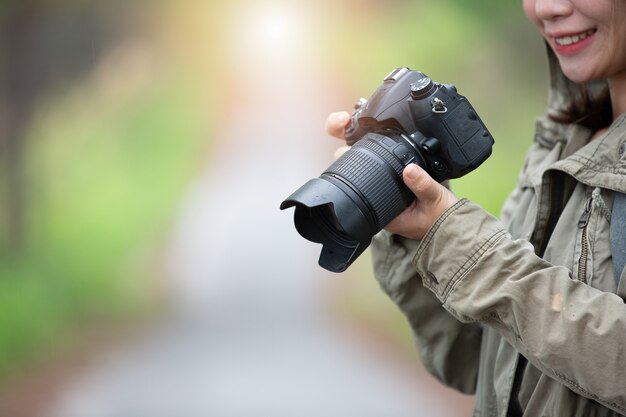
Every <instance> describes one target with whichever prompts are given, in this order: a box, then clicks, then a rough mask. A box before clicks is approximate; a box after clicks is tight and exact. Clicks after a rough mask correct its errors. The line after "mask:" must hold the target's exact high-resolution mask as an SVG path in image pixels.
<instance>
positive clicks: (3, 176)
mask: <svg viewBox="0 0 626 417" xmlns="http://www.w3.org/2000/svg"><path fill="white" fill-rule="evenodd" d="M518 3H519V2H496V1H471V2H470V1H467V0H449V1H437V2H434V1H420V0H413V1H404V0H393V1H376V0H343V1H342V0H339V1H329V0H320V1H317V2H312V1H311V2H308V3H307V2H306V1H304V0H301V1H295V2H286V1H285V2H280V1H269V0H268V1H257V2H253V1H249V2H246V1H242V0H239V1H232V2H212V1H195V0H183V1H176V2H173V1H171V2H168V1H165V0H160V1H151V2H148V1H130V2H128V1H119V0H114V1H101V0H91V1H86V0H85V1H82V0H76V1H73V2H71V1H65V2H63V1H51V0H50V1H46V0H20V1H17V0H5V1H3V2H2V3H0V57H1V58H0V77H1V78H0V79H1V82H2V85H1V86H0V124H1V129H2V130H1V131H0V135H1V143H0V147H1V148H0V203H1V204H0V341H1V343H0V378H2V379H3V380H9V379H10V377H11V375H13V374H14V373H15V372H16V371H17V370H19V369H21V368H23V367H28V366H32V364H33V363H39V361H41V360H52V359H53V358H54V357H55V355H57V354H58V353H59V352H62V351H63V350H64V349H69V348H71V346H73V345H74V344H76V343H81V340H82V338H88V337H90V336H91V335H92V334H93V332H94V330H93V329H94V328H97V327H98V326H104V327H108V326H113V327H115V326H121V327H124V326H129V323H130V324H131V325H132V324H133V323H137V324H140V323H142V322H143V321H144V320H146V319H149V318H150V317H152V316H154V314H156V313H158V311H160V310H161V309H162V308H163V306H164V305H167V298H168V294H167V288H166V286H164V285H163V280H162V267H163V265H162V262H161V261H162V254H163V251H165V250H166V249H165V248H166V242H167V238H168V230H169V229H168V228H169V226H170V225H171V223H172V222H173V220H174V218H175V216H176V210H177V207H178V206H179V205H180V199H181V197H182V196H183V194H184V191H185V187H186V185H187V184H188V183H189V181H191V180H192V179H193V178H194V175H195V174H196V173H197V172H198V170H199V168H200V167H201V166H202V165H203V164H204V163H206V161H207V159H208V158H209V156H210V155H212V153H213V152H218V151H219V147H220V144H219V143H216V141H215V140H214V138H215V137H216V134H215V132H218V131H220V129H223V128H224V124H225V123H233V119H232V117H231V118H230V119H228V120H227V119H225V118H224V111H225V109H227V108H236V107H237V100H241V99H245V97H246V94H250V93H251V92H250V90H249V89H253V86H250V85H245V82H244V85H243V86H242V82H241V81H242V80H237V79H236V78H235V75H234V74H236V71H233V67H234V66H237V65H247V66H251V67H252V68H254V67H255V66H256V65H262V61H263V60H264V59H266V58H267V56H268V54H269V53H270V51H268V50H263V51H261V52H262V53H259V54H257V53H253V52H251V50H255V47H254V45H252V48H251V49H246V48H249V47H250V46H249V45H248V46H246V45H247V44H246V42H249V37H250V33H249V32H250V30H251V28H254V27H256V26H259V27H261V28H265V30H266V32H267V33H269V35H268V36H270V35H271V36H273V37H274V38H273V39H274V40H275V41H276V44H277V45H279V44H280V42H283V41H284V39H283V38H289V39H290V41H292V42H300V43H301V45H300V49H301V50H302V52H304V53H306V54H309V55H310V56H313V57H314V60H315V63H316V64H315V71H318V73H319V76H320V77H322V78H324V79H326V80H327V81H328V92H329V94H333V95H335V96H337V97H339V100H338V108H329V109H328V112H329V113H330V112H331V111H335V110H349V109H350V108H351V106H352V104H353V103H354V101H355V100H356V99H357V98H358V97H360V96H365V97H367V96H368V95H369V94H371V92H372V91H373V90H374V89H375V88H376V87H377V86H378V85H379V83H380V81H381V79H382V77H383V76H384V75H386V74H387V73H388V72H389V71H390V70H391V69H392V68H394V67H398V66H409V67H411V68H414V69H418V70H420V71H423V72H425V73H427V74H428V75H430V76H431V77H432V78H433V79H435V80H437V81H441V82H446V83H453V84H455V85H456V86H457V87H458V90H459V92H461V93H462V94H464V95H465V96H467V97H468V98H469V99H470V101H471V102H472V104H473V105H474V107H475V108H476V110H477V111H478V112H479V114H480V115H481V117H482V119H483V121H484V122H485V123H486V125H487V126H488V127H489V129H490V130H491V132H492V134H493V136H494V137H495V138H496V145H495V147H494V153H493V156H492V157H491V158H490V159H489V160H488V161H487V162H486V163H485V164H484V165H483V166H482V167H481V168H480V169H479V170H477V171H476V172H474V173H472V174H471V175H468V176H467V177H465V178H463V179H461V180H457V181H454V182H453V189H454V190H455V191H456V192H457V193H458V194H459V195H462V196H467V197H469V198H470V199H472V200H474V201H476V202H478V203H479V204H481V205H483V206H484V207H485V208H487V209H488V210H489V211H491V212H492V213H494V214H497V213H498V211H499V208H500V206H501V204H502V202H503V200H504V198H505V196H506V194H507V193H508V192H509V190H510V189H511V188H512V187H513V185H514V182H515V177H516V172H517V170H518V169H519V168H520V167H521V164H522V162H523V156H524V153H525V150H526V148H527V147H528V146H529V144H530V141H531V139H532V130H533V122H534V118H535V117H536V116H537V115H538V114H540V113H541V112H542V111H543V107H544V102H545V97H546V82H547V77H546V70H545V63H544V57H543V46H542V44H541V42H540V40H539V38H538V36H536V34H535V33H534V30H533V29H532V28H531V26H530V24H529V23H528V22H527V21H526V20H525V18H524V16H523V13H522V10H521V4H518ZM313 5H314V6H315V7H313ZM284 10H286V11H288V13H286V14H282V15H281V13H282V12H281V11H284ZM292 11H293V13H292V14H289V13H291V12H292ZM281 16H282V17H281ZM285 16H291V17H285ZM290 28H292V29H290ZM289 30H294V33H299V34H302V35H301V36H295V35H293V34H291V33H290V32H289ZM257 40H258V39H257ZM270 41H271V39H270ZM277 47H279V46H277ZM281 59H283V60H284V61H283V62H282V63H283V64H285V65H287V66H288V65H289V63H288V61H289V59H301V57H299V56H292V57H289V56H287V57H283V58H281ZM242 62H243V64H242ZM285 82H288V80H285ZM252 93H253V92H252ZM271 99H272V97H267V101H268V105H270V106H271ZM299 104H300V103H297V102H294V107H297V106H298V105H299ZM245 117H246V115H243V114H242V115H240V118H241V119H240V120H243V119H245ZM278 118H279V117H278ZM319 125H320V129H319V130H320V132H319V134H320V137H323V120H320V121H319ZM251 134H252V132H251ZM295 139H296V138H294V141H295ZM286 146H297V144H290V145H287V144H286ZM276 151H277V156H278V157H279V156H280V150H279V149H277V150H276ZM305 157H306V156H303V158H305ZM267 163H268V164H270V163H271V161H267ZM322 168H323V167H321V166H320V170H321V169H322ZM288 192H290V190H285V194H287V193H288ZM275 204H276V206H277V205H278V202H275ZM285 221H289V219H288V218H287V216H286V218H285ZM368 262H369V260H368V257H367V256H364V257H363V258H362V259H360V260H359V261H358V262H357V264H356V265H355V267H354V268H353V269H352V270H351V271H350V272H349V273H348V274H347V275H348V276H347V277H345V278H344V279H341V280H340V281H339V283H338V284H336V286H337V292H336V300H335V301H336V304H337V306H338V308H339V309H340V310H341V311H342V312H344V313H345V314H346V315H347V317H349V318H350V319H351V320H352V319H354V320H357V321H359V322H363V323H368V324H373V325H375V326H379V325H380V326H379V327H380V328H381V329H385V330H384V331H385V332H387V331H389V332H390V337H391V338H394V339H397V340H399V341H400V343H406V344H407V345H408V344H409V343H410V342H408V340H409V338H410V336H409V334H408V333H407V332H406V328H405V327H404V324H403V321H402V320H401V318H399V317H398V316H397V314H396V312H395V310H394V309H393V306H391V305H390V304H389V303H388V302H387V301H386V300H384V299H383V298H382V296H381V295H380V294H379V292H378V290H377V289H376V288H375V284H374V283H373V280H372V279H365V278H364V276H368V275H371V273H370V272H369V264H368ZM311 268H317V266H316V265H311ZM42 358H43V359H42Z"/></svg>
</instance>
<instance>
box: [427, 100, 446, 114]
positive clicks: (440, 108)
mask: <svg viewBox="0 0 626 417" xmlns="http://www.w3.org/2000/svg"><path fill="white" fill-rule="evenodd" d="M430 104H431V106H432V110H433V113H435V114H444V113H446V112H447V111H448V108H447V107H446V105H445V103H444V102H443V101H441V100H440V99H438V98H437V97H435V98H434V99H432V101H431V102H430Z"/></svg>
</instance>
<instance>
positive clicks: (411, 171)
mask: <svg viewBox="0 0 626 417" xmlns="http://www.w3.org/2000/svg"><path fill="white" fill-rule="evenodd" d="M404 175H406V177H407V178H408V179H410V180H414V179H416V178H417V177H418V175H419V170H418V169H417V166H416V165H415V164H410V165H407V167H406V168H405V169H404Z"/></svg>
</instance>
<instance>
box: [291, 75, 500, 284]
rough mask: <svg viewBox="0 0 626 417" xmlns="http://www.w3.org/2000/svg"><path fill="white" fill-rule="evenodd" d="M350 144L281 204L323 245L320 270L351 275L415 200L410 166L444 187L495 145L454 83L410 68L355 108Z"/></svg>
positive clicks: (305, 232) (386, 80) (304, 234)
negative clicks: (406, 175) (407, 172)
mask: <svg viewBox="0 0 626 417" xmlns="http://www.w3.org/2000/svg"><path fill="white" fill-rule="evenodd" d="M346 142H347V143H348V144H349V145H352V147H351V148H350V150H348V151H347V152H346V153H344V154H343V155H342V156H341V157H340V158H338V159H337V160H336V161H335V162H334V163H333V164H331V165H330V166H329V167H328V168H327V169H326V170H325V171H324V172H323V173H322V175H320V176H319V177H318V178H313V179H311V180H309V181H308V182H307V183H306V184H304V185H303V186H302V187H300V188H299V189H298V190H296V191H295V192H294V193H293V194H291V195H290V196H289V197H288V198H287V199H285V200H284V201H283V202H282V204H281V205H280V208H281V210H283V209H286V208H288V207H292V206H295V212H294V223H295V227H296V230H297V231H298V233H300V235H302V237H304V238H305V239H308V240H310V241H312V242H317V243H321V244H322V251H321V254H320V258H319V265H320V266H321V267H323V268H325V269H327V270H329V271H332V272H343V271H345V270H346V269H347V268H348V267H349V266H350V264H352V262H354V260H355V259H356V258H357V257H358V256H359V255H360V254H361V253H363V251H364V250H365V249H366V248H367V247H368V246H369V244H370V242H371V240H372V237H373V236H374V235H375V234H376V233H378V232H379V231H380V230H382V229H383V228H384V227H385V226H386V225H387V223H389V222H390V221H391V220H393V219H394V218H395V217H396V216H397V215H398V214H400V213H401V212H402V211H403V210H404V209H405V208H406V207H407V206H409V205H410V204H411V203H412V202H413V200H414V199H415V196H414V195H413V193H412V192H411V191H410V190H409V189H408V188H407V187H406V185H405V184H404V182H403V180H402V171H403V170H404V167H405V166H407V165H408V164H411V163H416V164H418V165H419V166H421V167H422V168H423V169H424V170H426V171H427V172H428V174H430V176H431V177H433V178H434V179H435V180H437V181H439V182H441V181H444V180H447V179H452V178H459V177H461V176H463V175H465V174H467V173H468V172H470V171H472V170H473V169H474V168H476V167H478V166H479V165H480V164H481V163H482V162H484V161H485V160H486V159H487V158H488V157H489V155H491V148H492V145H493V143H494V140H493V138H492V136H491V134H490V133H489V131H488V130H487V128H486V127H485V125H484V124H483V122H482V121H481V120H480V117H478V114H477V113H476V111H475V110H474V108H473V107H472V105H471V104H470V103H469V101H468V100H467V99H466V98H465V97H463V96H462V95H460V94H459V93H458V92H457V89H456V88H455V87H454V86H453V85H448V84H440V83H437V82H434V81H433V80H431V79H430V78H429V77H427V76H426V75H425V74H423V73H421V72H418V71H413V70H411V69H409V68H406V67H404V68H397V69H395V70H393V71H392V72H391V73H390V74H389V75H387V76H386V77H385V78H384V81H383V83H382V85H381V86H380V87H378V89H377V90H376V91H375V92H374V94H373V95H372V96H371V97H370V99H369V100H365V99H361V100H360V101H359V102H358V103H357V104H356V106H355V108H354V111H353V113H352V118H351V121H350V124H349V125H348V127H347V128H346Z"/></svg>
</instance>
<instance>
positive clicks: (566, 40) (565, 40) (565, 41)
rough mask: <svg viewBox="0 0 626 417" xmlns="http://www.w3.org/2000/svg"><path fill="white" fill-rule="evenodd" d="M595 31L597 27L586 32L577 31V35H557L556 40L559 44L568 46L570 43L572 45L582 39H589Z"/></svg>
mask: <svg viewBox="0 0 626 417" xmlns="http://www.w3.org/2000/svg"><path fill="white" fill-rule="evenodd" d="M594 33H596V30H595V29H590V30H588V31H586V32H581V33H577V34H575V35H566V36H560V37H555V38H554V42H556V44H557V45H561V46H568V45H572V44H574V43H578V42H580V41H582V40H585V39H587V38H588V37H589V36H591V35H593V34H594Z"/></svg>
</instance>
